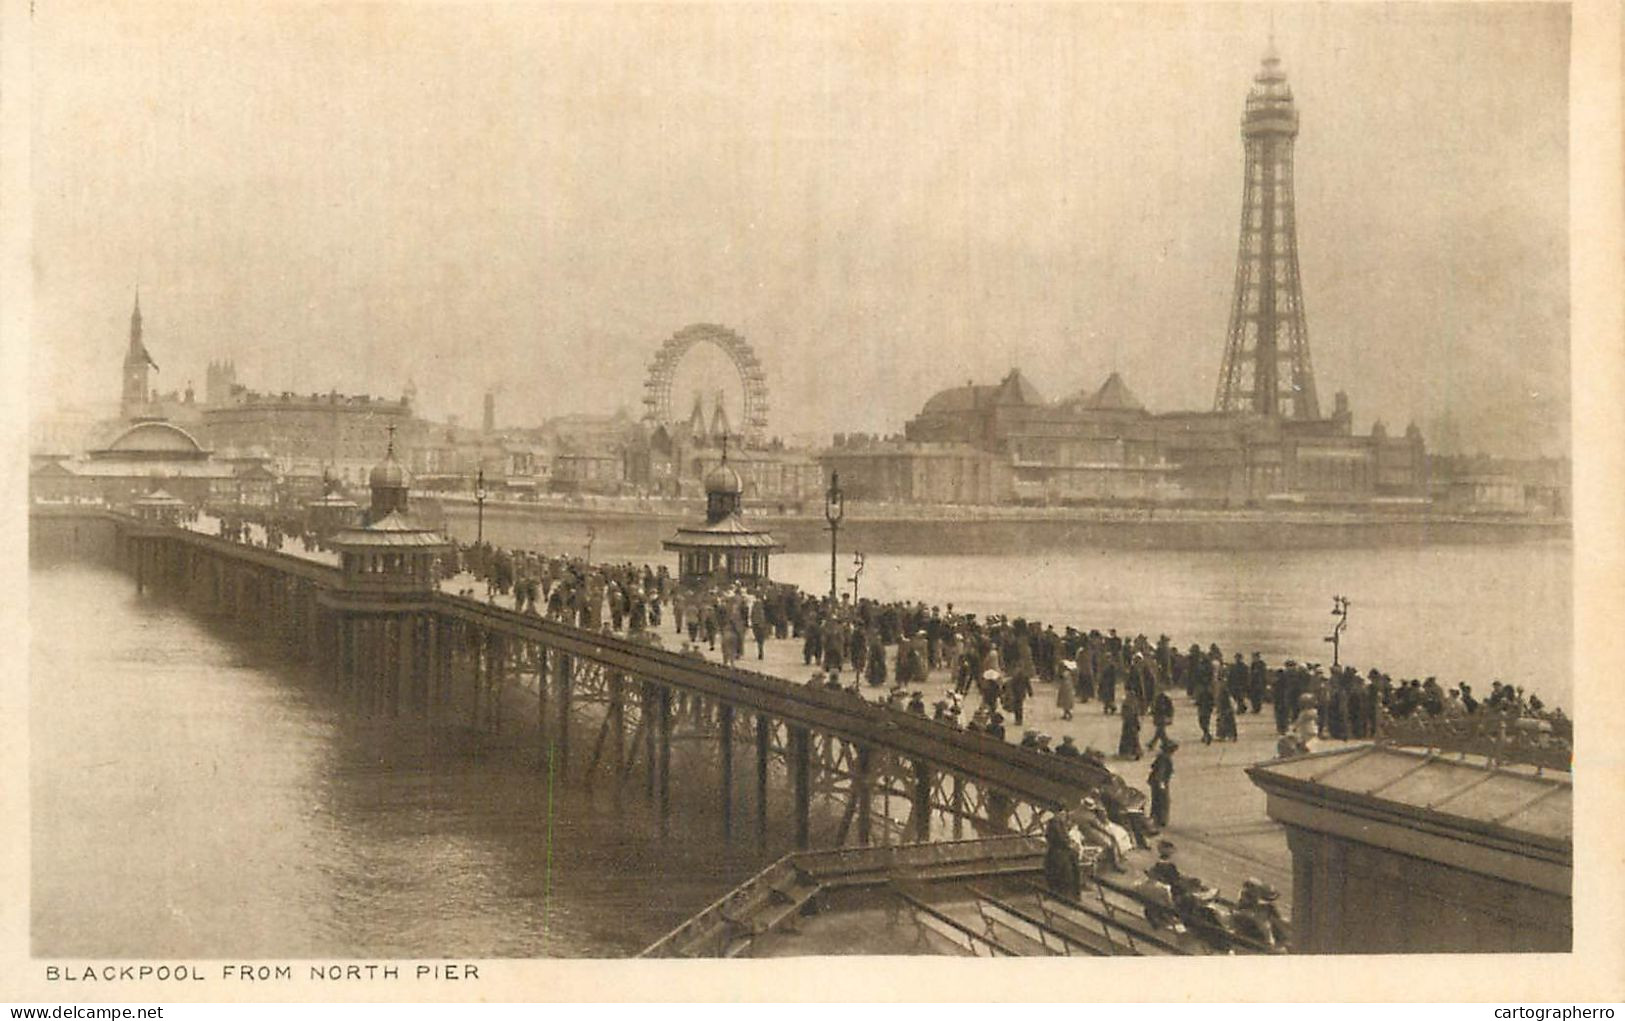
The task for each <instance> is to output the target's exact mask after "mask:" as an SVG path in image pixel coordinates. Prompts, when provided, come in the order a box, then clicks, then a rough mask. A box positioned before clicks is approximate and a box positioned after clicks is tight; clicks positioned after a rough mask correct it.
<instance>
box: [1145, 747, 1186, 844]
mask: <svg viewBox="0 0 1625 1021" xmlns="http://www.w3.org/2000/svg"><path fill="white" fill-rule="evenodd" d="M1178 750H1179V742H1178V741H1172V740H1167V739H1165V740H1164V741H1163V742H1162V747H1160V748H1158V749H1157V757H1156V758H1155V759H1152V760H1151V775H1150V777H1149V778H1148V781H1147V782H1148V783H1150V785H1151V821H1152V823H1153V824H1155V825H1156V827H1157V829H1159V830H1161V829H1166V828H1167V826H1168V812H1169V809H1170V808H1171V807H1172V803H1171V801H1170V792H1169V788H1170V786H1171V785H1172V783H1173V779H1174V752H1177V751H1178Z"/></svg>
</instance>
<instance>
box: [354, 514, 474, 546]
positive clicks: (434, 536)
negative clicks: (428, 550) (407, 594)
mask: <svg viewBox="0 0 1625 1021" xmlns="http://www.w3.org/2000/svg"><path fill="white" fill-rule="evenodd" d="M331 542H332V544H333V545H334V546H337V547H339V548H341V549H344V548H359V547H383V546H388V547H396V548H399V547H402V546H446V545H449V544H448V543H447V542H446V540H445V538H444V537H443V536H441V535H440V533H439V532H436V531H435V530H434V529H432V528H425V527H423V526H422V525H420V524H418V523H417V522H416V521H413V520H412V519H411V518H409V517H406V516H405V515H403V514H401V513H400V512H399V511H391V512H389V513H388V514H386V515H384V516H383V517H381V518H379V519H378V520H377V521H374V522H373V523H372V524H370V525H367V526H366V527H364V528H346V529H345V530H343V531H342V532H336V533H334V535H333V538H332V540H331Z"/></svg>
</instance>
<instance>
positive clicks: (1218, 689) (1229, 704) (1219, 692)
mask: <svg viewBox="0 0 1625 1021" xmlns="http://www.w3.org/2000/svg"><path fill="white" fill-rule="evenodd" d="M1214 664H1215V666H1214V671H1213V672H1214V687H1215V691H1214V693H1213V708H1214V709H1215V710H1216V711H1217V713H1218V717H1219V718H1218V720H1217V721H1216V724H1215V726H1214V728H1213V739H1214V740H1215V741H1235V740H1237V737H1236V702H1235V701H1233V700H1232V696H1233V695H1234V697H1235V698H1236V699H1239V698H1240V697H1241V696H1240V694H1236V693H1234V692H1233V690H1232V689H1229V688H1226V687H1223V686H1222V684H1223V682H1222V681H1221V680H1220V671H1221V670H1222V666H1223V665H1222V664H1221V663H1220V662H1219V661H1218V660H1214ZM1236 665H1238V666H1240V667H1241V668H1242V672H1243V673H1244V674H1245V672H1246V669H1247V665H1246V664H1245V663H1242V662H1241V656H1240V654H1237V656H1236ZM1243 683H1245V682H1243Z"/></svg>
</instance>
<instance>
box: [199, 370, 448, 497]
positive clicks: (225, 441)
mask: <svg viewBox="0 0 1625 1021" xmlns="http://www.w3.org/2000/svg"><path fill="white" fill-rule="evenodd" d="M202 418H203V425H202V431H203V434H204V436H205V437H206V439H207V441H208V442H209V444H210V445H211V446H213V447H214V448H215V449H217V450H247V449H249V448H251V447H259V448H263V449H264V450H265V451H266V452H267V453H268V454H269V455H270V458H271V462H272V463H273V464H274V465H275V468H276V470H277V471H278V472H279V473H282V474H294V475H314V476H316V477H320V476H321V474H322V473H323V472H324V471H330V472H331V473H332V474H333V475H334V476H335V477H337V478H338V479H340V480H341V481H343V482H347V483H351V484H357V485H359V484H362V483H364V482H365V481H366V479H367V476H368V473H369V472H370V471H371V469H372V463H373V460H372V456H370V455H371V454H373V453H374V452H376V451H377V449H378V445H379V443H380V442H382V441H383V440H384V439H385V438H386V436H387V435H388V432H389V428H390V427H391V426H394V427H395V429H396V436H397V442H399V443H401V445H402V446H408V447H409V446H411V445H413V444H415V443H416V442H417V439H418V437H419V436H420V435H421V434H422V432H423V425H422V423H421V422H420V421H419V420H418V419H417V418H416V416H415V415H413V413H412V406H411V403H410V402H409V401H408V400H406V399H405V398H400V399H396V400H389V399H386V398H380V397H370V396H366V395H359V396H351V395H348V394H340V393H337V392H329V393H325V394H294V393H287V392H284V393H280V394H262V393H258V392H256V391H252V390H243V389H240V388H238V389H235V390H234V391H233V393H232V396H231V400H230V401H229V402H228V403H226V404H224V405H221V406H219V407H213V406H211V407H208V408H206V409H205V410H204V412H203V416H202Z"/></svg>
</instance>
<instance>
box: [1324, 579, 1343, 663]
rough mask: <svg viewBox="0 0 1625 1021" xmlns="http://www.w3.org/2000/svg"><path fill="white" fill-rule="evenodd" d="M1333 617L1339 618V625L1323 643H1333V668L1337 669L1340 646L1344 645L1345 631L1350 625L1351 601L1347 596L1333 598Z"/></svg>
mask: <svg viewBox="0 0 1625 1021" xmlns="http://www.w3.org/2000/svg"><path fill="white" fill-rule="evenodd" d="M1332 616H1333V617H1336V618H1337V623H1336V624H1335V625H1334V626H1333V627H1332V633H1331V634H1329V635H1327V636H1326V637H1325V638H1324V639H1322V641H1327V642H1331V643H1332V666H1334V667H1335V666H1337V665H1338V661H1337V657H1338V651H1339V646H1341V645H1342V640H1343V629H1344V628H1346V627H1348V624H1349V601H1348V597H1347V596H1332Z"/></svg>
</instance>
